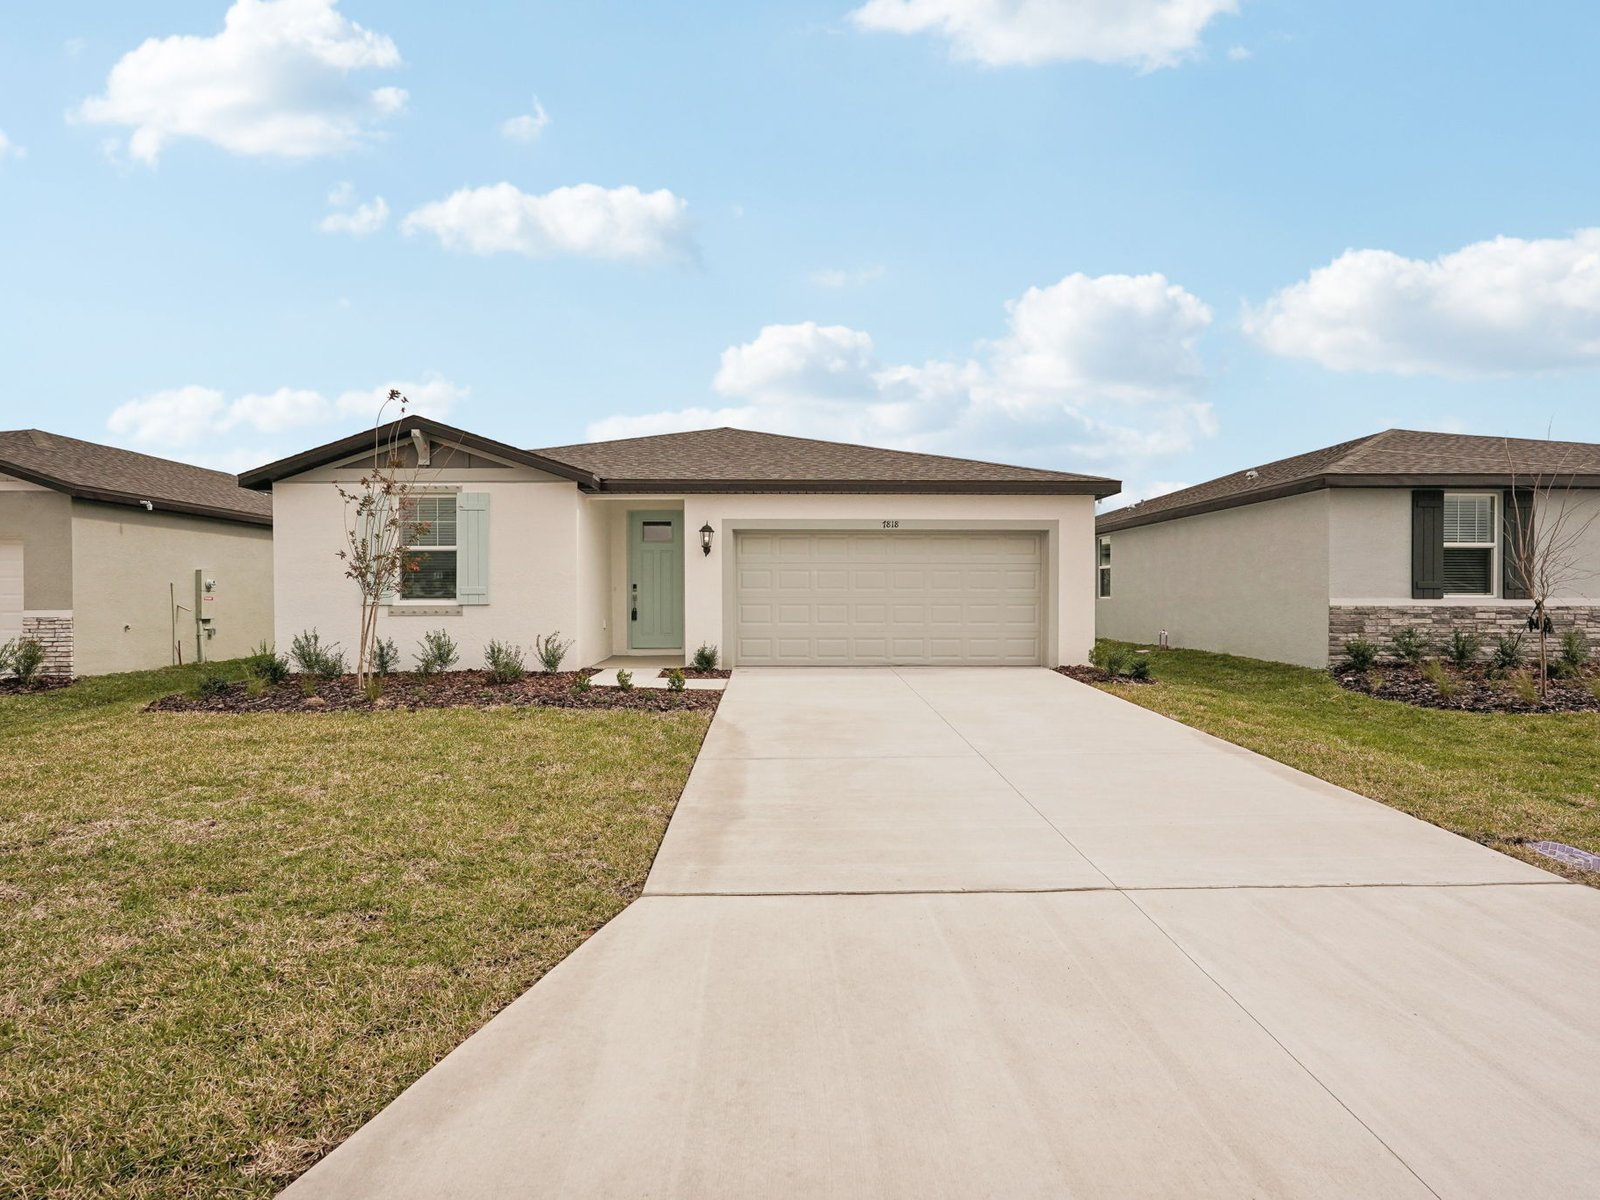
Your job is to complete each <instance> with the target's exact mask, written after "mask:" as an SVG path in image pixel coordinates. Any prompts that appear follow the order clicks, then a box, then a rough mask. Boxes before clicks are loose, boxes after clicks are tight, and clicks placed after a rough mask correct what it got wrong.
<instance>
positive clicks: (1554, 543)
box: [1504, 442, 1600, 698]
mask: <svg viewBox="0 0 1600 1200" xmlns="http://www.w3.org/2000/svg"><path fill="white" fill-rule="evenodd" d="M1506 462H1507V464H1508V465H1509V466H1510V468H1511V481H1512V487H1511V490H1510V492H1509V493H1507V497H1506V503H1507V505H1508V508H1509V511H1508V513H1507V517H1508V520H1507V522H1506V539H1505V549H1504V553H1505V556H1506V575H1507V578H1508V579H1509V580H1511V581H1512V582H1514V583H1515V585H1516V587H1517V588H1518V589H1519V590H1520V591H1521V592H1522V595H1523V598H1524V599H1527V600H1529V601H1531V602H1532V603H1533V611H1532V612H1531V613H1530V614H1529V616H1528V629H1529V631H1530V632H1532V633H1533V634H1534V635H1535V637H1536V638H1537V639H1538V646H1539V695H1540V697H1541V698H1543V697H1545V696H1547V695H1549V687H1550V638H1551V636H1552V635H1553V634H1554V633H1555V622H1554V621H1553V620H1552V619H1551V616H1550V604H1551V601H1552V600H1554V599H1555V598H1556V597H1558V596H1560V595H1561V594H1562V593H1564V592H1566V591H1568V590H1569V589H1571V588H1572V587H1574V586H1575V585H1576V584H1578V583H1581V582H1582V581H1584V580H1586V579H1590V578H1593V577H1594V576H1595V575H1596V574H1600V567H1597V566H1596V565H1593V559H1592V557H1591V556H1588V555H1586V554H1585V553H1584V548H1585V544H1586V543H1587V541H1588V538H1589V533H1590V530H1591V528H1592V527H1593V526H1594V524H1595V521H1596V520H1597V519H1600V496H1591V495H1586V494H1585V493H1584V492H1583V491H1580V490H1578V489H1576V488H1574V486H1573V481H1574V477H1575V472H1574V471H1573V470H1571V469H1568V468H1567V466H1566V464H1565V463H1559V464H1558V465H1557V467H1556V469H1555V470H1552V471H1546V472H1534V473H1533V474H1532V476H1531V477H1528V478H1524V479H1520V480H1519V479H1518V472H1517V466H1516V460H1515V458H1514V457H1513V455H1512V452H1511V445H1510V443H1509V442H1507V443H1506Z"/></svg>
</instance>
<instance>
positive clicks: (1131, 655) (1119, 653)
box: [1089, 642, 1149, 678]
mask: <svg viewBox="0 0 1600 1200" xmlns="http://www.w3.org/2000/svg"><path fill="white" fill-rule="evenodd" d="M1143 661H1145V660H1144V657H1143V656H1142V655H1140V654H1139V653H1137V652H1136V651H1134V650H1131V649H1129V648H1128V647H1127V646H1118V645H1116V644H1115V643H1113V642H1096V643H1095V644H1094V648H1093V649H1092V650H1090V651H1089V662H1090V663H1092V664H1093V665H1094V666H1096V667H1099V668H1100V669H1101V670H1102V671H1104V672H1105V673H1106V674H1107V675H1110V676H1112V677H1113V678H1123V677H1125V676H1131V675H1132V674H1133V671H1134V664H1135V663H1139V662H1143ZM1145 671H1146V672H1147V673H1148V671H1149V666H1148V665H1147V666H1146V667H1145ZM1141 678H1142V677H1141Z"/></svg>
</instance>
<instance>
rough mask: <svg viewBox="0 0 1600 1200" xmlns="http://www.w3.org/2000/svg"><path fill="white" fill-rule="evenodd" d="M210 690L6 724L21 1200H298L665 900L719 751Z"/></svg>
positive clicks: (180, 672) (5, 922)
mask: <svg viewBox="0 0 1600 1200" xmlns="http://www.w3.org/2000/svg"><path fill="white" fill-rule="evenodd" d="M228 669H229V670H230V671H232V672H234V673H237V667H235V666H230V667H229V668H228ZM193 679H194V672H193V670H192V668H191V669H174V670H165V671H156V672H142V673H138V674H132V675H124V676H112V677H106V678H103V679H92V680H84V681H80V682H79V683H78V684H75V685H74V686H73V687H71V688H68V689H64V690H60V691H55V692H47V693H39V694H31V695H22V696H17V695H9V696H0V761H3V762H4V763H5V770H4V783H3V784H0V1061H3V1062H4V1069H3V1070H0V1194H8V1195H27V1196H31V1197H68V1196H74V1197H76V1196H91V1195H92V1196H97V1197H98V1196H116V1197H141V1198H142V1197H178V1196H181V1197H191V1196H193V1197H199V1196H206V1197H210V1196H270V1195H272V1194H274V1193H275V1192H276V1191H277V1190H278V1189H279V1188H281V1187H283V1186H284V1185H285V1184H287V1183H288V1182H289V1181H290V1180H291V1179H293V1178H294V1177H295V1176H297V1175H299V1174H300V1173H301V1172H303V1171H304V1170H305V1169H306V1168H308V1167H309V1166H310V1165H311V1163H312V1162H314V1161H315V1160H316V1159H317V1158H318V1157H320V1156H321V1155H322V1154H324V1153H326V1152H327V1151H328V1150H329V1149H331V1148H332V1147H333V1146H334V1145H337V1144H338V1142H339V1141H341V1140H343V1138H345V1137H347V1136H348V1135H349V1134H350V1133H352V1132H354V1130H355V1129H357V1128H358V1127H360V1125H361V1124H363V1123H364V1122H365V1121H366V1120H367V1119H368V1118H370V1117H371V1116H373V1115H374V1114H375V1113H376V1112H377V1111H378V1110H379V1109H380V1108H382V1107H383V1106H384V1105H385V1104H386V1103H387V1102H388V1101H389V1100H391V1099H392V1098H393V1097H394V1096H395V1095H397V1094H398V1093H399V1092H400V1091H401V1090H402V1089H403V1088H405V1087H406V1086H407V1085H408V1084H409V1083H411V1082H412V1081H413V1080H415V1079H416V1078H417V1077H418V1076H419V1075H421V1074H422V1073H423V1072H424V1071H426V1070H427V1069H428V1067H430V1066H431V1065H432V1064H433V1063H434V1062H436V1061H438V1059H439V1058H441V1057H442V1056H443V1055H444V1054H446V1053H448V1052H449V1051H450V1050H451V1049H452V1048H453V1047H455V1046H456V1045H457V1044H458V1043H459V1042H461V1041H462V1040H463V1039H464V1038H466V1037H467V1036H468V1035H469V1034H470V1033H472V1032H473V1031H474V1030H475V1029H477V1028H479V1027H480V1026H482V1025H483V1024H484V1022H486V1021H487V1020H488V1019H489V1018H490V1017H491V1016H493V1014H494V1013H495V1012H497V1011H498V1010H499V1009H500V1008H502V1007H504V1006H505V1005H506V1004H508V1003H509V1002H510V1001H512V1000H513V999H515V998H516V997H517V996H518V995H520V994H521V993H522V992H523V991H524V990H526V989H527V988H528V987H529V986H530V985H532V984H533V983H534V982H535V981H537V980H538V979H539V978H540V977H541V976H542V975H543V974H544V973H545V972H546V971H548V970H549V969H550V968H551V967H553V966H554V965H555V964H556V963H558V962H560V961H561V960H562V959H563V958H565V957H566V956H567V955H568V954H569V953H571V951H572V950H574V949H575V948H576V947H577V946H579V945H581V944H582V942H583V941H584V940H585V939H587V938H588V937H589V936H590V935H591V934H592V933H593V932H594V931H595V930H596V929H598V928H599V927H600V926H601V925H602V924H604V923H605V922H606V921H607V920H609V919H610V918H611V917H612V916H614V915H615V914H616V913H617V912H619V911H620V910H621V909H622V908H623V907H624V906H625V905H626V904H627V903H628V902H629V900H631V899H632V898H633V897H634V896H636V895H637V894H638V893H639V890H640V889H641V888H642V886H643V882H644V878H645V875H646V874H647V873H648V871H649V867H650V863H651V860H652V859H653V857H654V855H655V851H656V847H657V845H658V844H659V842H660V840H661V835H662V833H663V831H664V830H665V828H666V823H667V820H668V818H669V817H670V816H671V813H672V809H673V806H674V805H675V804H676V802H677V798H678V795H679V793H680V792H681V791H682V788H683V784H684V781H685V780H686V778H687V777H688V773H689V769H690V767H691V765H692V764H693V761H694V757H695V754H696V752H697V751H698V748H699V745H700V742H701V739H702V738H703V736H704V733H705V730H706V727H707V725H708V723H709V717H708V716H707V715H706V714H704V713H697V712H681V713H669V714H659V713H648V712H631V711H629V712H623V711H603V712H601V711H570V710H555V709H539V708H504V709H488V710H479V709H440V710H429V711H420V712H401V711H388V712H378V713H352V714H344V713H331V714H322V713H305V714H285V715H270V716H255V715H232V714H229V715H203V714H163V713H145V712H143V711H142V708H143V705H144V704H145V703H147V702H148V701H149V700H150V699H152V698H154V697H156V696H158V695H162V694H165V693H168V692H171V691H173V690H176V689H179V688H182V687H185V686H188V685H190V684H192V682H193Z"/></svg>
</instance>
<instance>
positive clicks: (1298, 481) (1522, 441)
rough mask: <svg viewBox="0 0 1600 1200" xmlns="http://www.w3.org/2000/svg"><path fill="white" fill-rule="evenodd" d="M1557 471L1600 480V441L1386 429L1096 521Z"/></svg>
mask: <svg viewBox="0 0 1600 1200" xmlns="http://www.w3.org/2000/svg"><path fill="white" fill-rule="evenodd" d="M1552 478H1557V479H1559V480H1561V481H1562V482H1567V481H1571V482H1573V483H1575V484H1581V485H1584V486H1595V485H1597V484H1600V445H1596V444H1594V443H1591V442H1554V441H1542V440H1536V439H1532V438H1499V437H1480V436H1476V435H1472V434H1464V433H1425V432H1421V431H1419V430H1414V429H1387V430H1384V431H1383V432H1382V433H1374V434H1369V435H1367V436H1366V437H1362V438H1356V439H1355V440H1354V441H1349V442H1340V443H1339V444H1338V445H1337V446H1328V447H1326V448H1325V449H1322V450H1313V451H1311V452H1310V453H1308V454H1297V455H1295V456H1294V457H1292V458H1282V459H1279V460H1278V461H1277V462H1270V463H1265V464H1263V465H1262V466H1259V467H1252V468H1248V469H1246V470H1243V471H1235V472H1234V473H1233V474H1231V475H1223V476H1221V477H1220V478H1218V479H1212V480H1210V481H1208V482H1206V483H1200V484H1196V485H1195V486H1194V487H1189V488H1183V489H1182V490H1180V491H1176V492H1169V493H1167V494H1166V495H1165V496H1157V497H1156V498H1155V499H1153V500H1146V501H1144V502H1143V503H1140V504H1130V505H1128V506H1127V507H1126V508H1119V509H1114V510H1113V511H1111V512H1108V513H1106V514H1104V515H1103V516H1101V517H1100V519H1099V520H1098V521H1097V522H1096V526H1097V528H1098V529H1099V531H1100V532H1101V533H1109V532H1112V531H1113V530H1117V529H1132V528H1135V527H1136V526H1139V525H1154V524H1156V523H1157V522H1160V521H1171V520H1174V519H1176V518H1178V517H1187V516H1194V515H1195V514H1197V513H1204V512H1214V511H1216V510H1217V509H1221V508H1233V507H1236V506H1238V505H1241V504H1254V503H1256V502H1258V501H1261V500H1272V499H1276V498H1278V497H1280V496H1292V495H1296V494H1297V493H1300V492H1310V491H1317V490H1319V489H1321V488H1329V487H1428V486H1433V487H1504V486H1509V485H1510V484H1511V483H1513V482H1518V483H1534V482H1538V481H1542V480H1550V479H1552Z"/></svg>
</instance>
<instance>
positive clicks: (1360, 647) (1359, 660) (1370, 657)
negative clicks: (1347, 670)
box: [1344, 637, 1378, 671]
mask: <svg viewBox="0 0 1600 1200" xmlns="http://www.w3.org/2000/svg"><path fill="white" fill-rule="evenodd" d="M1344 656H1345V661H1346V662H1347V663H1348V664H1349V665H1350V667H1351V669H1352V670H1356V671H1370V670H1372V667H1373V664H1374V663H1376V662H1377V661H1378V647H1377V645H1376V644H1375V643H1374V642H1373V641H1372V640H1371V639H1370V638H1366V637H1353V638H1351V639H1350V640H1349V641H1347V642H1345V644H1344Z"/></svg>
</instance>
